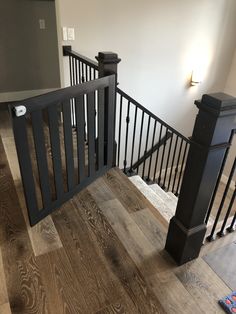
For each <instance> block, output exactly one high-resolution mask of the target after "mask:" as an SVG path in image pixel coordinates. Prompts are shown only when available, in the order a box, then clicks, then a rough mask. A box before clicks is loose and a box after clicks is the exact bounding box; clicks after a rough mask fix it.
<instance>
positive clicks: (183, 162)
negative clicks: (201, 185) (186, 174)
mask: <svg viewBox="0 0 236 314" xmlns="http://www.w3.org/2000/svg"><path fill="white" fill-rule="evenodd" d="M187 148H188V142H186V143H185V147H184V154H183V158H182V163H181V168H180V173H179V180H178V185H177V189H176V191H177V192H176V196H178V195H179V191H180V186H181V184H180V183H181V181H182V174H183V168H184V164H185V160H186V158H187Z"/></svg>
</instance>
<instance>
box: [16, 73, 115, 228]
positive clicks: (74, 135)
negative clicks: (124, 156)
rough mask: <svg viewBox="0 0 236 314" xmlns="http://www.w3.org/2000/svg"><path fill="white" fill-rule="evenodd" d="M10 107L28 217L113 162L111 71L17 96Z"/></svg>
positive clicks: (35, 217)
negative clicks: (19, 98) (38, 93)
mask: <svg viewBox="0 0 236 314" xmlns="http://www.w3.org/2000/svg"><path fill="white" fill-rule="evenodd" d="M72 104H73V106H72ZM72 107H73V109H74V112H73V113H72V110H71V108H72ZM11 112H12V121H13V129H14V136H15V143H16V149H17V154H18V159H19V165H20V170H21V176H22V181H23V186H24V192H25V197H26V202H27V207H28V215H29V220H30V224H31V225H35V224H36V223H37V222H39V221H40V220H42V219H43V218H44V217H45V216H47V215H48V214H50V213H51V212H52V211H53V210H55V209H56V208H58V207H60V206H61V205H62V204H63V203H64V202H65V201H67V200H69V199H70V198H71V197H73V195H74V194H76V193H77V192H79V191H80V190H82V189H83V188H84V187H86V186H87V185H88V184H89V183H91V182H92V181H93V180H94V179H96V178H97V177H99V176H100V175H102V174H104V173H105V172H106V171H107V170H108V169H110V168H111V167H112V164H113V156H114V147H115V140H114V127H115V125H114V124H115V76H114V75H111V76H107V77H104V78H101V79H97V80H94V81H90V82H86V83H83V84H80V85H77V86H73V87H68V88H65V89H61V90H57V91H55V92H51V93H48V94H45V95H41V96H37V97H34V98H31V99H27V100H25V101H21V102H19V103H17V105H14V106H12V107H11ZM74 116H75V118H76V127H75V128H72V127H71V126H72V119H74ZM104 148H105V149H104Z"/></svg>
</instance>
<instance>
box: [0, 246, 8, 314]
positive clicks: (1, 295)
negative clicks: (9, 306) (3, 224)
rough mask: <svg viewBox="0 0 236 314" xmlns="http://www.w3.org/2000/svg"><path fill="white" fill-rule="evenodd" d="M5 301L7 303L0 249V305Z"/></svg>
mask: <svg viewBox="0 0 236 314" xmlns="http://www.w3.org/2000/svg"><path fill="white" fill-rule="evenodd" d="M5 303H8V295H7V287H6V279H5V272H4V267H3V262H2V253H1V249H0V305H2V304H5ZM0 313H1V311H0Z"/></svg>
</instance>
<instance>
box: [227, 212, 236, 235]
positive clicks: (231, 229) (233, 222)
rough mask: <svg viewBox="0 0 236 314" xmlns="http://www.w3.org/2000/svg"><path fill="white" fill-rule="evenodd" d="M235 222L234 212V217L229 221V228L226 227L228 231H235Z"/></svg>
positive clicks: (235, 215)
mask: <svg viewBox="0 0 236 314" xmlns="http://www.w3.org/2000/svg"><path fill="white" fill-rule="evenodd" d="M235 223H236V213H235V214H234V218H233V220H232V222H231V225H230V226H229V228H227V231H228V232H234V231H235Z"/></svg>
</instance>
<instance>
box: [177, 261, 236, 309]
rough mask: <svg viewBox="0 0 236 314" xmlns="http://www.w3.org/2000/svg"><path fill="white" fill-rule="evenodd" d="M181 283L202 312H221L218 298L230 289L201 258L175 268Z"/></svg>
mask: <svg viewBox="0 0 236 314" xmlns="http://www.w3.org/2000/svg"><path fill="white" fill-rule="evenodd" d="M175 274H176V276H177V277H178V279H179V280H180V281H181V283H182V284H183V285H184V286H185V287H186V289H187V290H188V291H189V293H190V294H191V296H192V298H193V299H194V300H196V301H198V304H199V307H200V308H201V310H202V313H223V311H222V310H221V308H220V306H219V305H218V300H219V299H221V298H222V297H223V296H225V295H227V294H229V293H230V292H231V290H230V289H229V288H228V287H227V286H226V284H224V283H223V281H222V280H221V279H220V278H219V277H218V276H217V275H216V273H215V272H214V271H213V270H212V269H211V268H210V267H209V266H208V265H207V263H206V262H205V261H203V260H202V259H197V260H195V261H193V262H190V263H188V264H186V265H183V266H181V267H179V268H177V269H176V270H175Z"/></svg>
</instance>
